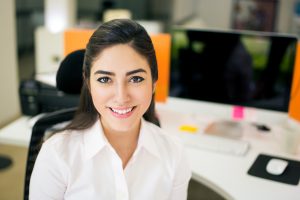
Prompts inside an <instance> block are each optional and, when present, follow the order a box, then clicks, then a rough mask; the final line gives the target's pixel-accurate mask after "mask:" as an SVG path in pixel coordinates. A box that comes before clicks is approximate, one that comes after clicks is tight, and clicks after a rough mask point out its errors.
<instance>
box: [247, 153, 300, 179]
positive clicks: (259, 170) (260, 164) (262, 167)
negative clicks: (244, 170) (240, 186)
mask: <svg viewBox="0 0 300 200" xmlns="http://www.w3.org/2000/svg"><path fill="white" fill-rule="evenodd" d="M272 158H278V159H282V160H286V161H288V163H289V164H288V166H287V167H286V169H285V171H284V172H283V173H282V174H281V175H273V174H269V173H268V172H267V171H266V167H267V164H268V162H269V160H271V159H272ZM248 174H249V175H252V176H257V177H260V178H265V179H269V180H273V181H278V182H282V183H286V184H291V185H298V183H299V179H300V162H299V161H296V160H290V159H286V158H282V157H276V156H271V155H266V154H259V155H258V156H257V158H256V160H255V161H254V163H253V164H252V166H251V167H250V169H249V170H248Z"/></svg>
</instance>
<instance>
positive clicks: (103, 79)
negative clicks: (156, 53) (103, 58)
mask: <svg viewBox="0 0 300 200" xmlns="http://www.w3.org/2000/svg"><path fill="white" fill-rule="evenodd" d="M144 80H145V79H144V78H143V77H140V76H133V77H131V78H130V79H129V82H131V83H140V82H142V81H144ZM97 81H98V82H99V83H103V84H105V83H110V82H112V79H111V78H110V77H107V76H104V77H100V78H98V79H97Z"/></svg>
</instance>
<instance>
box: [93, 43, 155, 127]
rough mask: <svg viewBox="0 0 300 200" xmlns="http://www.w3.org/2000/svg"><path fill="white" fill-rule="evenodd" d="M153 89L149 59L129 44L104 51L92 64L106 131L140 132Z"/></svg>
mask: <svg viewBox="0 0 300 200" xmlns="http://www.w3.org/2000/svg"><path fill="white" fill-rule="evenodd" d="M153 89H154V85H153V83H152V77H151V71H150V66H149V64H148V62H147V60H146V58H144V57H143V56H141V55H140V54H138V53H137V52H136V51H135V50H134V49H133V48H132V47H130V46H129V45H127V44H118V45H114V46H112V47H109V48H107V49H104V50H103V51H102V52H101V54H100V56H98V57H97V59H96V60H95V61H94V63H93V65H92V68H91V75H90V91H91V95H92V99H93V103H94V106H95V108H96V109H97V111H98V113H100V115H101V122H102V125H103V128H104V129H105V130H113V131H118V132H128V131H132V130H138V128H139V125H140V120H141V118H142V116H143V115H144V113H145V112H146V110H147V109H148V107H149V105H150V102H151V99H152V94H153Z"/></svg>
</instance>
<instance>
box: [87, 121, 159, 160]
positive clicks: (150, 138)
mask: <svg viewBox="0 0 300 200" xmlns="http://www.w3.org/2000/svg"><path fill="white" fill-rule="evenodd" d="M154 131H155V130H153V128H152V127H151V125H150V123H149V122H147V121H146V120H144V119H143V118H142V121H141V128H140V134H139V139H138V145H137V149H136V152H137V151H138V150H139V149H141V148H144V149H145V150H146V151H148V152H149V153H150V154H152V155H154V156H155V157H157V158H161V156H160V153H159V150H158V146H157V143H156V142H155V138H154V135H155V133H154ZM105 146H110V144H109V143H108V141H107V139H106V137H105V135H104V132H103V129H102V125H101V122H100V120H99V118H98V119H97V120H96V122H95V123H94V125H92V126H91V127H90V128H88V129H86V130H85V131H84V148H85V154H86V158H87V159H90V158H92V157H93V156H95V155H96V154H97V153H98V152H99V151H101V150H102V149H103V148H104V147H105Z"/></svg>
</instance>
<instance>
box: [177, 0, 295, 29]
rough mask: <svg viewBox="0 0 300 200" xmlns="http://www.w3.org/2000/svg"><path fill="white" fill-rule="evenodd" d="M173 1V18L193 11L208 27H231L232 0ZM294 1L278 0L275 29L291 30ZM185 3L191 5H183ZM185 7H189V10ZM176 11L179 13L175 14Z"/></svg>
mask: <svg viewBox="0 0 300 200" xmlns="http://www.w3.org/2000/svg"><path fill="white" fill-rule="evenodd" d="M173 2H174V6H173V7H174V8H173V9H174V10H173V18H176V16H177V17H181V16H182V15H183V14H186V13H193V12H195V13H196V14H197V16H198V17H199V18H200V19H201V20H202V21H203V22H204V23H205V25H206V26H207V27H209V28H220V29H230V27H231V20H232V8H233V2H234V0H188V1H183V0H174V1H173ZM294 2H295V0H280V1H279V2H278V3H279V5H278V13H277V23H276V25H275V26H276V27H275V30H277V31H278V32H283V33H289V32H291V26H292V17H293V9H294ZM185 3H189V4H191V5H185ZM182 9H184V10H182ZM186 9H190V11H187V10H186ZM174 12H175V14H174ZM177 12H178V13H179V14H176V13H177Z"/></svg>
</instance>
